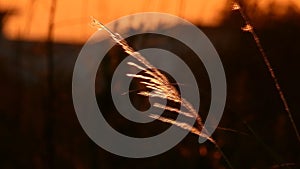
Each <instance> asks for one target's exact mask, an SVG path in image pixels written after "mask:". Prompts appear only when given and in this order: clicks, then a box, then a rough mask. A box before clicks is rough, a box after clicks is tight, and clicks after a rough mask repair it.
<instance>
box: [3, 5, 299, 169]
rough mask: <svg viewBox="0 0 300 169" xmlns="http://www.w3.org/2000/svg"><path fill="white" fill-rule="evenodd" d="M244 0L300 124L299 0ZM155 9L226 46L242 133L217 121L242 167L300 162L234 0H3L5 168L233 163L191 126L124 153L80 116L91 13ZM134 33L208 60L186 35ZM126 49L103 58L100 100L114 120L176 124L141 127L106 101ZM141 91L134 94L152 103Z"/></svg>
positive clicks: (128, 126)
mask: <svg viewBox="0 0 300 169" xmlns="http://www.w3.org/2000/svg"><path fill="white" fill-rule="evenodd" d="M240 3H241V7H242V9H243V10H244V11H245V13H246V14H247V16H248V17H249V18H250V20H251V21H252V23H253V24H252V26H253V27H254V29H255V30H256V31H257V34H258V36H259V37H260V39H261V42H262V46H263V47H264V49H265V52H266V54H267V55H268V57H269V59H270V61H271V64H272V65H273V68H274V71H275V73H276V74H277V76H278V80H279V83H280V84H281V87H282V89H283V92H284V93H285V95H286V98H287V101H288V104H289V106H290V108H291V112H292V115H293V117H294V121H295V123H296V126H297V128H298V129H300V113H299V111H300V106H299V101H300V90H299V88H298V87H299V86H300V79H299V75H298V73H299V69H298V68H299V65H300V64H299V61H300V58H299V56H300V48H299V47H300V22H299V21H300V1H298V0H248V1H241V2H240ZM151 11H152V12H165V13H170V14H173V15H177V16H179V17H182V18H184V19H186V20H188V21H190V22H192V23H194V24H195V25H197V26H199V28H200V29H201V30H202V31H203V32H204V33H205V34H206V35H207V36H208V38H209V39H210V40H211V42H212V43H213V45H214V47H215V48H216V50H217V52H218V53H219V55H220V58H221V60H222V62H223V65H224V69H225V72H226V77H227V85H228V98H227V103H226V108H225V112H224V114H223V118H222V120H221V123H220V127H226V128H230V129H234V130H237V131H238V132H230V131H223V130H217V131H216V132H215V133H214V135H213V138H214V139H215V140H216V142H217V143H218V145H219V146H220V147H221V149H222V150H223V151H224V153H225V154H226V156H227V157H228V159H229V161H230V163H231V164H232V165H233V166H234V168H243V169H248V168H249V169H269V168H272V169H273V168H300V166H299V161H300V143H299V141H298V140H297V138H296V134H295V132H294V130H293V128H292V124H291V122H290V121H289V118H288V115H287V113H286V112H285V110H284V107H283V104H282V102H281V101H280V98H279V95H278V93H277V92H276V88H275V86H274V84H273V81H272V79H271V77H270V75H269V73H268V70H267V68H266V66H265V64H264V62H263V59H262V57H261V55H260V53H259V51H258V49H257V47H256V44H255V41H254V40H253V38H252V37H251V34H250V33H249V32H246V31H243V30H242V29H241V28H242V27H243V26H245V22H244V21H243V19H242V18H241V16H240V14H239V12H237V11H232V3H231V1H228V0H210V1H208V0H164V1H159V0H151V1H150V0H143V1H141V0H128V1H121V0H77V1H70V0H60V1H57V0H43V1H42V0H0V49H1V50H0V76H1V83H0V90H1V91H0V101H1V102H0V154H1V155H0V157H1V158H0V168H3V169H11V168H24V169H26V168H49V169H52V168H77V169H86V168H95V169H96V168H105V169H110V168H112V169H115V168H118V169H119V168H123V169H127V168H141V167H143V168H207V169H208V168H210V169H224V168H229V167H228V164H227V163H226V162H225V161H224V158H223V156H222V154H221V153H220V152H219V151H218V150H217V149H216V148H215V146H214V145H213V144H211V143H209V142H206V143H203V144H201V145H199V143H198V138H197V136H195V135H192V134H189V135H188V136H187V137H186V138H185V139H184V140H183V141H182V142H181V143H179V144H178V145H177V146H176V147H174V148H173V149H171V150H169V151H167V152H165V153H163V154H161V155H158V156H155V157H150V158H145V159H130V158H124V157H119V156H116V155H113V154H111V153H109V152H107V151H105V150H103V149H102V148H100V147H98V146H97V145H96V144H95V143H94V142H93V141H92V140H90V139H89V138H88V136H87V135H86V134H85V132H84V131H83V129H82V128H81V126H80V124H79V122H78V120H77V117H76V113H75V111H74V108H73V103H72V93H71V90H72V89H71V86H72V72H73V68H74V65H75V61H76V59H77V56H78V54H79V52H80V50H81V48H82V46H83V45H84V43H85V42H86V41H87V40H88V38H89V37H90V36H91V35H92V34H93V33H94V32H95V29H94V28H92V27H91V26H89V24H90V16H94V17H95V18H97V19H99V20H100V21H101V22H103V23H109V22H110V21H113V20H114V19H117V18H119V17H121V16H125V15H129V14H133V13H137V12H151ZM145 19H147V18H145ZM149 24H151V21H149ZM127 40H128V41H129V44H130V45H132V46H133V47H134V48H135V49H136V50H139V49H143V48H147V47H161V48H162V47H163V46H164V44H163V42H172V43H168V45H169V47H168V48H167V49H169V50H171V51H173V52H174V53H178V55H180V53H181V56H180V57H181V58H182V59H183V60H185V61H186V62H187V63H189V65H190V66H191V69H192V70H193V69H197V68H198V67H199V64H201V62H200V63H199V64H197V62H194V61H193V60H192V59H190V58H189V55H192V54H190V53H189V52H188V49H185V48H183V47H182V48H178V45H179V46H180V44H178V43H176V42H173V41H172V40H168V39H167V38H164V37H155V36H140V37H132V38H129V39H127ZM153 44H154V45H153ZM111 55H112V56H113V57H109V56H111ZM124 57H126V55H125V54H124V52H123V51H122V49H121V48H120V47H118V46H115V47H114V48H112V49H111V50H110V52H109V53H108V54H107V57H106V59H105V60H103V63H101V65H100V66H102V67H101V69H99V70H102V71H101V72H100V71H98V76H97V78H98V81H99V79H100V78H102V79H104V80H101V84H100V83H99V82H96V91H95V92H96V93H97V99H98V104H99V107H100V108H101V109H102V110H104V112H106V113H105V114H106V115H105V116H106V118H107V119H110V120H111V119H113V120H111V122H110V123H111V125H112V126H113V127H116V128H119V130H121V131H122V132H124V133H127V134H129V135H140V136H148V135H149V133H150V135H151V134H153V133H154V134H155V133H156V132H157V130H158V129H159V130H158V131H160V129H161V130H164V129H165V128H167V127H168V125H167V124H164V123H160V122H156V123H155V124H153V125H152V126H143V127H135V125H137V124H133V123H130V122H128V121H126V120H124V119H122V118H123V117H121V116H120V115H117V113H116V112H115V109H114V108H113V105H112V103H111V101H107V97H110V94H109V91H110V78H111V75H112V73H113V71H114V68H115V67H116V66H117V65H118V63H120V62H121V61H122V59H123V58H124ZM201 70H203V72H198V74H197V73H196V74H197V75H196V77H197V78H198V79H197V80H198V81H199V83H202V82H203V81H204V82H203V83H202V84H203V85H202V87H203V88H200V94H201V99H202V96H203V100H204V101H203V102H204V103H201V104H202V105H201V107H200V112H202V113H203V116H205V112H206V111H207V110H208V108H209V99H210V92H209V84H206V83H207V81H208V80H207V77H206V73H205V69H201ZM202 75H203V76H202ZM205 81H206V82H205ZM103 82H104V83H103ZM132 95H133V96H131V97H132V98H134V99H132V102H136V101H139V100H141V99H144V100H143V102H147V101H145V100H147V99H145V98H140V97H135V96H134V94H132ZM101 103H102V105H101ZM137 106H138V105H137ZM111 112H115V113H113V114H111ZM144 127H145V128H144ZM156 134H157V133H156Z"/></svg>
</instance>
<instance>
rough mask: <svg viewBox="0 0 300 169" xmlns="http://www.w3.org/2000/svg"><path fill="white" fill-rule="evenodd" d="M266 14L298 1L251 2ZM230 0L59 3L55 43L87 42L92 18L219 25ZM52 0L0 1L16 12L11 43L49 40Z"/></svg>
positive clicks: (8, 32)
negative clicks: (170, 17)
mask: <svg viewBox="0 0 300 169" xmlns="http://www.w3.org/2000/svg"><path fill="white" fill-rule="evenodd" d="M247 3H248V4H249V5H254V4H256V5H257V6H258V8H259V9H263V10H264V11H265V12H268V10H270V4H273V5H274V4H275V5H274V8H273V10H276V12H277V14H282V13H285V12H286V11H287V9H288V6H289V5H292V6H294V7H295V8H297V9H299V10H300V1H299V0H290V1H286V0H266V1H260V0H249V1H248V2H247ZM229 4H231V3H230V1H228V0H209V1H207V0H164V1H161V0H151V1H150V0H127V1H126V0H101V1H99V0H76V1H72V0H57V5H56V12H55V25H54V40H55V41H67V42H69V43H72V42H73V43H76V42H84V41H86V40H87V39H88V37H89V36H91V35H92V33H93V32H94V31H95V30H94V29H93V28H91V27H90V26H89V23H90V16H94V17H96V18H97V19H99V20H101V21H102V22H103V23H108V22H110V21H112V20H114V19H117V18H119V17H122V16H126V15H129V14H133V13H137V12H150V11H151V12H164V13H170V14H174V15H177V16H180V17H182V18H185V19H187V20H189V21H190V22H192V23H195V24H202V25H205V26H216V25H218V24H219V23H220V22H221V21H222V19H223V17H224V12H225V11H229V10H230V8H231V7H230V6H229ZM50 5H51V0H48V1H44V0H35V1H33V0H9V1H8V0H0V10H5V9H13V10H15V11H16V12H15V14H13V15H11V16H10V17H9V19H8V20H7V22H6V23H5V25H4V32H5V35H6V37H7V38H9V39H18V38H20V39H25V40H38V41H43V40H45V39H46V37H47V32H48V22H49V13H50Z"/></svg>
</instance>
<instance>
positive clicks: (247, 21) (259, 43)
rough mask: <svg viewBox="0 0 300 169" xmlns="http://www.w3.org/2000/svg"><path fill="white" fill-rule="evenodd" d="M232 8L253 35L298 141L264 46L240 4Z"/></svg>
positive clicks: (299, 137)
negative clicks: (237, 12)
mask: <svg viewBox="0 0 300 169" xmlns="http://www.w3.org/2000/svg"><path fill="white" fill-rule="evenodd" d="M232 9H233V10H237V11H239V13H240V15H241V17H242V18H243V20H244V22H245V24H246V25H245V26H244V27H243V28H242V30H244V31H248V32H250V33H251V35H252V37H253V39H254V41H255V44H256V46H257V48H258V50H259V52H260V54H261V56H262V58H263V61H264V63H265V65H266V67H267V69H268V71H269V73H270V75H271V77H272V80H273V83H274V85H275V87H276V90H277V92H278V94H279V97H280V99H281V102H282V104H283V106H284V109H285V111H286V113H287V115H288V117H289V120H290V122H291V124H292V127H293V130H294V132H295V134H296V137H297V139H298V141H299V142H300V134H299V131H298V129H297V126H296V123H295V121H294V118H293V116H292V113H291V110H290V106H289V104H288V102H287V99H286V97H285V95H284V93H283V91H282V89H281V86H280V84H279V81H278V78H277V76H276V74H275V72H274V70H273V67H272V65H271V62H270V60H269V58H268V56H267V55H266V52H265V50H264V48H263V46H262V44H261V41H260V39H259V37H258V36H257V34H256V32H255V30H254V28H253V26H252V24H251V22H250V19H249V18H248V17H247V15H246V14H245V12H244V10H243V9H242V8H241V6H240V4H239V2H238V1H233V6H232Z"/></svg>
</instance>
